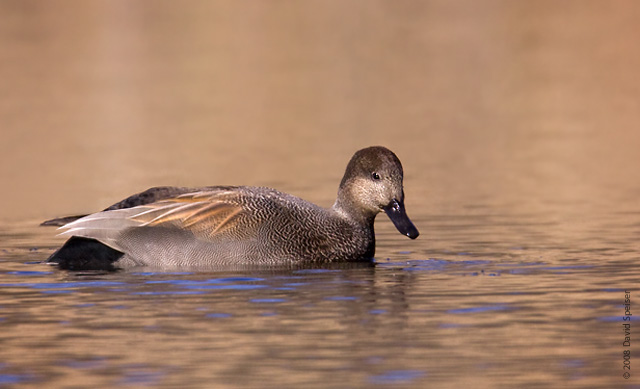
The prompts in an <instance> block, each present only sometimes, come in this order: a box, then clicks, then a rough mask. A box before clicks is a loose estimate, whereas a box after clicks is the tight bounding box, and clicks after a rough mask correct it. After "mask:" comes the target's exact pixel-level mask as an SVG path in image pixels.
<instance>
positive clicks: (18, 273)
mask: <svg viewBox="0 0 640 389" xmlns="http://www.w3.org/2000/svg"><path fill="white" fill-rule="evenodd" d="M5 274H11V275H12V276H46V275H49V274H53V272H50V271H10V272H7V273H5Z"/></svg>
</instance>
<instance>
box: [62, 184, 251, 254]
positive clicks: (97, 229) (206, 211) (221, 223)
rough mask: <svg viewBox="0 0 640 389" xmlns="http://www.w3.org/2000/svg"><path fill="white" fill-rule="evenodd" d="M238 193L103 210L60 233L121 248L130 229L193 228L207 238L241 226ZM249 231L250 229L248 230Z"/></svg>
mask: <svg viewBox="0 0 640 389" xmlns="http://www.w3.org/2000/svg"><path fill="white" fill-rule="evenodd" d="M246 213H247V211H246V209H245V208H244V207H243V206H242V202H241V201H240V199H239V195H238V193H237V192H234V191H231V190H212V191H200V192H194V193H187V194H182V195H179V196H176V197H173V198H169V199H164V200H161V201H158V202H155V203H150V204H145V205H140V206H136V207H132V208H126V209H118V210H111V211H103V212H98V213H95V214H91V215H88V216H86V217H83V218H81V219H78V220H76V221H74V222H71V223H69V224H66V225H64V226H62V227H60V228H61V229H64V230H66V231H64V232H62V233H61V234H60V235H73V236H84V237H89V238H94V239H98V240H100V241H102V242H104V243H106V244H109V245H110V246H112V247H114V248H116V249H118V248H119V247H118V244H117V241H118V237H119V236H120V234H121V233H122V232H123V231H125V230H128V229H130V228H139V227H173V228H179V229H182V230H187V231H191V232H192V233H193V234H194V235H196V236H198V237H201V238H204V239H215V237H216V236H217V235H220V234H223V233H224V232H226V231H230V230H232V229H233V228H234V227H237V226H238V220H239V218H240V216H241V215H243V214H246ZM245 232H249V231H245Z"/></svg>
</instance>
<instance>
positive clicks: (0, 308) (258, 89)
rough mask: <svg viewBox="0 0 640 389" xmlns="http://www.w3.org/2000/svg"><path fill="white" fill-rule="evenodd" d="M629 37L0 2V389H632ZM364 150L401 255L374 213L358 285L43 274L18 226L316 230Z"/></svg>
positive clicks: (564, 22)
mask: <svg viewBox="0 0 640 389" xmlns="http://www.w3.org/2000/svg"><path fill="white" fill-rule="evenodd" d="M639 15H640V6H638V4H637V3H636V2H621V3H618V4H617V6H616V7H613V6H611V5H610V4H609V2H601V1H563V2H555V1H536V2H508V1H489V2H476V1H460V2H450V1H425V2H407V3H389V2H377V1H374V2H372V1H366V2H365V1H363V2H360V1H349V2H342V1H339V2H338V1H335V2H333V1H318V2H315V1H311V2H303V3H300V2H288V1H284V2H254V3H251V4H240V3H235V2H224V1H220V2H208V1H207V2H200V1H192V2H188V3H180V4H178V3H174V2H163V1H160V2H154V3H153V4H146V3H135V4H134V3H130V2H127V1H104V2H103V1H54V2H37V1H33V2H31V1H2V2H0V45H1V46H2V47H3V48H4V49H3V50H0V76H2V80H3V81H2V83H3V87H2V88H0V126H1V128H0V183H1V185H2V188H3V189H2V190H1V191H0V201H1V202H2V204H3V207H2V210H1V211H0V344H1V345H2V347H0V387H3V386H6V387H14V386H15V387H34V388H35V387H38V388H40V387H60V388H63V387H64V388H67V387H68V388H71V387H96V388H97V387H105V388H107V387H109V388H110V387H215V388H235V387H243V388H265V387H274V388H282V387H291V388H294V387H295V388H298V387H305V388H315V387H317V388H325V387H336V388H343V387H362V388H371V387H415V388H423V387H438V388H449V387H451V388H454V387H455V388H457V387H474V388H485V387H486V388H495V387H497V388H512V387H526V388H529V387H532V388H533V387H543V388H547V387H575V388H603V387H621V388H632V387H637V386H638V385H640V374H638V373H637V372H636V370H637V369H636V367H637V366H636V365H638V358H636V357H635V354H636V349H637V347H636V346H637V345H636V342H635V341H632V345H631V350H632V359H631V366H632V369H633V370H631V376H630V378H628V379H625V378H623V373H624V370H623V369H622V366H623V358H622V353H623V350H624V349H625V347H624V346H623V344H622V343H623V340H624V333H623V326H622V324H623V322H622V317H623V316H624V299H625V291H628V292H630V294H631V300H632V310H633V311H634V312H635V309H636V308H635V307H636V305H635V302H634V301H636V299H637V298H638V297H637V296H640V287H639V281H640V247H639V246H638V237H639V236H640V203H639V201H638V199H639V198H640V180H639V179H638V178H639V176H638V166H640V153H639V152H638V150H639V149H640V131H638V123H640V107H639V105H638V101H640V79H638V77H637V69H639V68H640V51H638V50H637V39H636V37H637V36H638V34H639V33H640V27H639V25H638V23H637V20H638V16H639ZM373 144H382V145H385V146H387V147H389V148H391V149H392V150H394V151H395V152H396V153H397V154H398V156H399V157H400V159H401V160H402V161H403V164H404V168H405V173H406V176H405V192H406V197H407V199H406V206H407V211H408V213H409V216H410V217H411V218H412V219H413V221H414V222H415V224H416V226H417V227H418V229H419V230H420V232H421V236H420V237H419V238H418V239H417V240H415V241H411V240H409V239H407V238H406V237H403V236H401V235H400V234H398V233H397V231H395V230H394V228H393V225H392V224H391V223H390V222H389V220H387V219H386V216H385V215H380V216H379V218H378V220H377V223H376V232H377V243H378V244H377V253H376V264H375V266H353V267H332V266H326V267H321V268H304V267H303V268H295V269H258V270H246V271H213V270H212V271H210V272H193V271H172V272H159V271H157V270H154V269H137V270H132V271H127V272H116V273H91V272H80V273H73V272H63V271H59V270H57V269H56V268H53V267H50V266H47V265H45V264H42V263H41V262H42V261H43V260H45V259H46V258H47V256H48V255H50V254H51V253H52V252H53V251H54V250H55V248H56V247H58V246H59V245H60V244H62V242H63V240H62V239H60V238H57V237H55V229H51V228H42V227H38V226H37V225H38V223H39V222H40V221H42V220H45V219H48V218H52V217H56V216H63V215H67V214H78V213H85V212H91V211H95V210H98V209H102V208H104V207H106V206H108V205H110V204H111V203H114V202H116V201H118V200H120V199H122V198H124V197H126V196H127V195H129V194H131V193H134V192H137V191H141V190H144V189H146V188H147V187H151V186H155V185H185V186H186V185H188V186H202V185H214V184H225V185H226V184H249V185H266V186H271V187H275V188H277V189H280V190H283V191H286V192H290V193H293V194H295V195H298V196H301V197H303V198H305V199H308V200H310V201H313V202H316V203H318V204H320V205H323V206H330V205H331V204H332V202H333V201H334V196H335V193H336V190H337V186H338V183H339V181H340V178H341V176H342V173H343V172H344V168H345V166H346V163H347V161H348V160H349V158H350V157H351V155H352V153H353V152H354V151H356V150H357V149H359V148H362V147H365V146H369V145H373ZM639 315H640V314H639ZM635 317H636V316H635V314H634V316H633V318H634V320H632V321H631V326H632V331H633V332H632V333H636V332H637V330H636V329H637V328H640V325H639V324H638V321H637V320H635ZM633 339H635V337H634V338H633Z"/></svg>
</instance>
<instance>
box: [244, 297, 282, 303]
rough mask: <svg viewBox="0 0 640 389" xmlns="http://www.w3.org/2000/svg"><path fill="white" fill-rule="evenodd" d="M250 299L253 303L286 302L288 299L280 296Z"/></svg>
mask: <svg viewBox="0 0 640 389" xmlns="http://www.w3.org/2000/svg"><path fill="white" fill-rule="evenodd" d="M249 301H250V302H252V303H266V304H270V303H284V302H285V301H287V300H286V299H280V298H272V299H251V300H249Z"/></svg>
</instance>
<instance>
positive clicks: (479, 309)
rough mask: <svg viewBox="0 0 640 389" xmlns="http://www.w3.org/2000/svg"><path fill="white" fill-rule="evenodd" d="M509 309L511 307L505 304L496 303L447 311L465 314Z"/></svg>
mask: <svg viewBox="0 0 640 389" xmlns="http://www.w3.org/2000/svg"><path fill="white" fill-rule="evenodd" d="M509 309H513V308H511V307H509V306H508V305H505V304H497V305H485V306H482V307H471V308H460V309H451V310H448V311H447V313H454V314H465V313H480V312H491V311H506V310H509Z"/></svg>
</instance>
